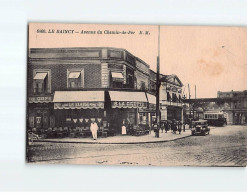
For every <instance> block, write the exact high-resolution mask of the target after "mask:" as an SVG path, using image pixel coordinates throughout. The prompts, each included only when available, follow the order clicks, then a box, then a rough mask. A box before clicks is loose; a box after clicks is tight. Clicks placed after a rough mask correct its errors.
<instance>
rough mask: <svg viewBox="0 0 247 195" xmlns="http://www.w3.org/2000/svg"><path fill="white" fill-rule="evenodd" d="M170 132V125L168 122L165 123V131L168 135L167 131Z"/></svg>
mask: <svg viewBox="0 0 247 195" xmlns="http://www.w3.org/2000/svg"><path fill="white" fill-rule="evenodd" d="M168 130H169V123H168V121H166V122H165V131H166V133H167V131H168Z"/></svg>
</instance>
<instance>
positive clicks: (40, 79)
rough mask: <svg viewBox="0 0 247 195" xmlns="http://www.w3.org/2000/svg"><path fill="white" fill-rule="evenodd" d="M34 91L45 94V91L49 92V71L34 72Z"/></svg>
mask: <svg viewBox="0 0 247 195" xmlns="http://www.w3.org/2000/svg"><path fill="white" fill-rule="evenodd" d="M33 92H34V94H43V93H46V92H48V73H47V72H34V77H33Z"/></svg>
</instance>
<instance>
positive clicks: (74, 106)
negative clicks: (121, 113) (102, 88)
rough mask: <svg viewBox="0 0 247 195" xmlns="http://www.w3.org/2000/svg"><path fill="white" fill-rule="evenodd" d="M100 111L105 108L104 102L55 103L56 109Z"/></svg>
mask: <svg viewBox="0 0 247 195" xmlns="http://www.w3.org/2000/svg"><path fill="white" fill-rule="evenodd" d="M93 108H95V109H99V108H104V102H83V103H80V102H76V103H54V109H93Z"/></svg>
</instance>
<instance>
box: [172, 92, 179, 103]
mask: <svg viewBox="0 0 247 195" xmlns="http://www.w3.org/2000/svg"><path fill="white" fill-rule="evenodd" d="M177 100H178V98H177V95H176V94H175V93H173V94H172V101H173V102H177Z"/></svg>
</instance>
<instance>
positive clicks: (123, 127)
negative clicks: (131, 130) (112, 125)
mask: <svg viewBox="0 0 247 195" xmlns="http://www.w3.org/2000/svg"><path fill="white" fill-rule="evenodd" d="M126 134H127V132H126V123H125V119H124V120H123V124H122V135H126Z"/></svg>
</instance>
